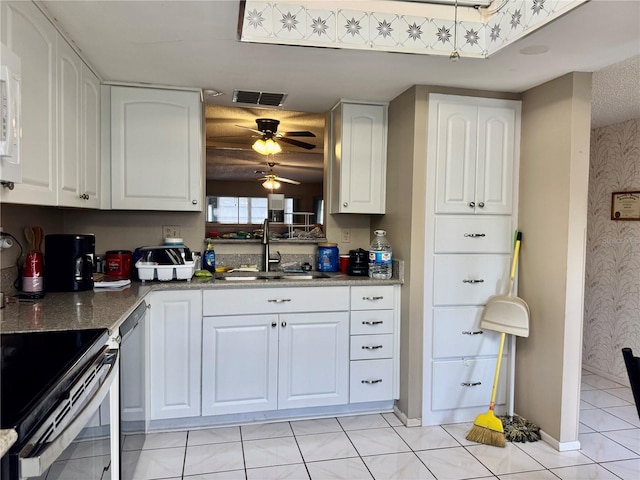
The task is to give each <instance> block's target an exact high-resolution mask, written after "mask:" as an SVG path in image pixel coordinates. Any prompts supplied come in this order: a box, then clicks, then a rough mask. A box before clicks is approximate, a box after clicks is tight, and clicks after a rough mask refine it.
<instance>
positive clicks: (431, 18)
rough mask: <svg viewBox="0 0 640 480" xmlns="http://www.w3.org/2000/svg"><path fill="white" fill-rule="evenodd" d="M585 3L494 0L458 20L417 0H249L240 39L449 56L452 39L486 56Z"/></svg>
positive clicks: (465, 50) (467, 51) (450, 11)
mask: <svg viewBox="0 0 640 480" xmlns="http://www.w3.org/2000/svg"><path fill="white" fill-rule="evenodd" d="M585 1H586V0H503V1H502V0H500V1H499V0H496V1H494V3H493V4H492V6H491V7H489V8H488V9H478V10H476V9H473V8H465V9H464V15H461V17H460V18H459V19H458V21H457V22H455V21H454V20H455V18H456V16H455V14H454V12H455V9H454V7H452V6H449V7H443V6H441V5H440V6H439V9H438V8H433V5H429V4H420V3H415V2H377V4H378V5H377V6H378V7H379V8H380V7H382V5H381V4H385V3H386V4H389V6H387V7H386V8H387V9H386V11H373V10H370V9H367V10H360V9H358V7H360V6H361V5H362V6H364V7H365V8H366V7H367V6H368V5H367V3H369V2H331V1H317V0H316V1H304V0H300V1H299V2H290V1H289V2H287V1H281V2H265V1H253V0H247V1H246V2H245V4H244V11H243V10H242V9H241V10H240V14H241V15H243V17H242V18H241V21H242V23H241V33H240V40H241V41H243V42H256V43H276V44H283V45H301V46H314V47H329V48H347V49H367V50H379V51H389V52H399V53H419V54H420V53H421V54H427V55H449V54H450V53H451V51H452V49H453V48H454V44H455V46H456V48H457V49H458V51H459V52H460V54H461V55H463V56H467V57H479V58H484V57H487V56H488V55H491V54H492V53H495V52H496V51H498V50H500V49H501V48H503V47H505V46H506V45H508V44H510V43H512V42H514V41H516V40H518V39H520V38H522V37H524V36H525V35H527V34H529V33H531V32H532V31H534V30H536V29H538V28H540V27H542V26H544V25H546V24H547V23H549V22H550V21H553V20H554V19H555V18H558V17H560V16H561V15H563V14H565V13H567V12H568V11H570V10H572V9H574V8H576V7H578V6H579V5H581V4H583V3H585ZM493 5H497V6H498V8H497V10H496V8H494V6H493ZM374 6H376V5H374ZM354 7H355V8H354ZM492 9H493V10H492ZM454 37H456V38H454ZM456 39H457V41H456Z"/></svg>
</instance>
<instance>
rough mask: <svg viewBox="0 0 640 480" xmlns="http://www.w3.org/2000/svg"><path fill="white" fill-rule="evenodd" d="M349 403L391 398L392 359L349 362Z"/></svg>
mask: <svg viewBox="0 0 640 480" xmlns="http://www.w3.org/2000/svg"><path fill="white" fill-rule="evenodd" d="M349 383H350V388H349V395H350V396H349V403H358V402H377V401H380V400H393V360H391V359H388V360H356V361H352V362H351V377H350V381H349Z"/></svg>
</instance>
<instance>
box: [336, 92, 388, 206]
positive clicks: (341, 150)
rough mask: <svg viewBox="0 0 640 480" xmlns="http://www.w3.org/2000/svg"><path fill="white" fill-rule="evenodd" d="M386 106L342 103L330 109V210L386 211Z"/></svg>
mask: <svg viewBox="0 0 640 480" xmlns="http://www.w3.org/2000/svg"><path fill="white" fill-rule="evenodd" d="M386 109H387V107H386V105H364V104H352V103H344V104H342V105H341V106H340V107H337V108H336V110H335V111H334V112H333V114H334V118H333V122H334V125H333V135H334V142H333V143H334V145H333V147H334V152H333V154H334V158H333V160H334V161H333V165H332V169H333V172H332V184H331V189H332V202H331V213H385V195H386V181H385V180H386V173H387V172H386V169H387V161H386V157H387V118H386ZM338 110H339V111H338Z"/></svg>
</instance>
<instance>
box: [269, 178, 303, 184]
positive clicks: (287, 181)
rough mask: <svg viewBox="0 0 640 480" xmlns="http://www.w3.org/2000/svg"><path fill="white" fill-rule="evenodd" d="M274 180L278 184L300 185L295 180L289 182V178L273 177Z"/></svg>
mask: <svg viewBox="0 0 640 480" xmlns="http://www.w3.org/2000/svg"><path fill="white" fill-rule="evenodd" d="M273 179H274V180H277V181H278V182H284V183H291V184H293V185H300V182H298V181H297V180H291V179H290V178H282V177H273Z"/></svg>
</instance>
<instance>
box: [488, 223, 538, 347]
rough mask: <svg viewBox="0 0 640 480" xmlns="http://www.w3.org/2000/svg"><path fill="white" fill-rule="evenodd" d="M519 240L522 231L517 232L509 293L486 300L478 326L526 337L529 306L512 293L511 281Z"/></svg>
mask: <svg viewBox="0 0 640 480" xmlns="http://www.w3.org/2000/svg"><path fill="white" fill-rule="evenodd" d="M521 240H522V233H521V232H518V235H517V237H516V246H515V249H514V252H513V262H512V264H511V277H510V279H509V293H508V294H507V295H494V296H493V297H491V298H489V300H487V304H486V305H485V306H484V309H483V311H482V316H481V318H480V328H486V329H488V330H495V331H496V332H503V333H508V334H511V335H516V336H518V337H528V336H529V316H530V314H529V306H528V305H527V304H526V302H525V301H524V300H522V299H521V298H518V297H515V296H514V295H513V283H514V278H515V276H516V266H517V265H518V254H519V253H520V242H521Z"/></svg>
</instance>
